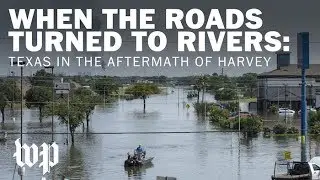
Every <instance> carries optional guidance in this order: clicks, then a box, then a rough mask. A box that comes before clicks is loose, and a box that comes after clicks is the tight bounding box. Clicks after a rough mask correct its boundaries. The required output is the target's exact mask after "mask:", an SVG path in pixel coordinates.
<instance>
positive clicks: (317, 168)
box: [312, 164, 320, 171]
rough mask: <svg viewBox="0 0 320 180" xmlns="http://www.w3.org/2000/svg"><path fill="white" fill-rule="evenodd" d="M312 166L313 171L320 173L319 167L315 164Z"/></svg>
mask: <svg viewBox="0 0 320 180" xmlns="http://www.w3.org/2000/svg"><path fill="white" fill-rule="evenodd" d="M312 166H313V169H314V170H315V171H320V167H319V166H317V165H315V164H312Z"/></svg>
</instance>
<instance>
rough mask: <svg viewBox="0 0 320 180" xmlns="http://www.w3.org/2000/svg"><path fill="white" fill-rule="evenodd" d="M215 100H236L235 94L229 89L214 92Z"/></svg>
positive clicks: (234, 91)
mask: <svg viewBox="0 0 320 180" xmlns="http://www.w3.org/2000/svg"><path fill="white" fill-rule="evenodd" d="M215 98H216V100H219V101H228V100H235V99H236V98H237V92H236V90H235V89H231V88H225V89H221V90H218V91H216V93H215Z"/></svg>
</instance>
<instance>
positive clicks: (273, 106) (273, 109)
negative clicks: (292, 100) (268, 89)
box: [269, 104, 278, 114]
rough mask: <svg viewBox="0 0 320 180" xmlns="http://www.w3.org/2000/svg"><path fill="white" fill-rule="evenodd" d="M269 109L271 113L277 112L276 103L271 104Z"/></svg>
mask: <svg viewBox="0 0 320 180" xmlns="http://www.w3.org/2000/svg"><path fill="white" fill-rule="evenodd" d="M269 110H270V112H271V113H272V114H277V112H278V106H276V105H274V104H273V105H272V106H270V108H269Z"/></svg>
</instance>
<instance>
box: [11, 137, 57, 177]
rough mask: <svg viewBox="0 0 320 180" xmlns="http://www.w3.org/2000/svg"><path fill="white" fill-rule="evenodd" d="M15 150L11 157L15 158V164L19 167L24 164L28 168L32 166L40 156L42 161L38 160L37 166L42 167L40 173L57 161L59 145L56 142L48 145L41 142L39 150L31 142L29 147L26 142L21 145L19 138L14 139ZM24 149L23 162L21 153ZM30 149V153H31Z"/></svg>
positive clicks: (44, 172)
mask: <svg viewBox="0 0 320 180" xmlns="http://www.w3.org/2000/svg"><path fill="white" fill-rule="evenodd" d="M15 145H16V152H15V153H14V154H13V157H15V158H16V162H17V165H18V166H20V167H21V168H22V167H24V166H25V165H27V166H29V167H30V168H31V167H33V166H34V165H35V164H36V163H37V162H38V160H39V157H40V156H41V157H42V162H40V164H39V167H42V175H45V174H46V173H49V172H50V167H53V166H55V165H56V164H58V162H59V146H58V145H57V144H56V143H52V144H51V145H48V144H46V143H43V144H42V145H41V146H40V147H41V150H40V151H39V148H38V146H36V145H35V144H32V145H31V146H30V147H29V146H28V145H27V144H24V145H23V146H21V144H20V139H17V140H16V141H15ZM22 150H24V156H25V157H24V162H23V161H22V157H21V153H22ZM31 150H32V154H31ZM51 151H53V161H52V160H51ZM31 155H32V160H31Z"/></svg>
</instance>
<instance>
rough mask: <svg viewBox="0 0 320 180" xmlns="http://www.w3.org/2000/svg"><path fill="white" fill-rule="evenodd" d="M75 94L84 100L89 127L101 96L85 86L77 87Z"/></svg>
mask: <svg viewBox="0 0 320 180" xmlns="http://www.w3.org/2000/svg"><path fill="white" fill-rule="evenodd" d="M74 96H77V97H80V98H81V100H82V105H83V108H84V112H85V117H86V121H87V127H89V121H90V116H91V114H92V113H93V111H94V109H95V106H96V105H97V104H98V103H99V102H100V99H101V98H99V97H98V96H96V95H95V94H94V93H93V92H92V91H91V90H90V89H88V88H83V87H82V88H78V89H76V90H75V91H74Z"/></svg>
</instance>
